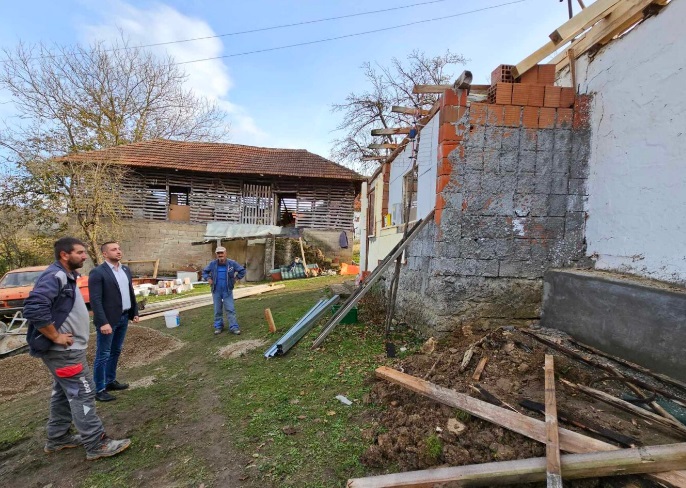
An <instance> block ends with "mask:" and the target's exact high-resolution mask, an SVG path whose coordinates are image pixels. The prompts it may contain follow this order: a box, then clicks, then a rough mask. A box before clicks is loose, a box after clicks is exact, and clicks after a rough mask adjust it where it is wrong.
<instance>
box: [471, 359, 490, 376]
mask: <svg viewBox="0 0 686 488" xmlns="http://www.w3.org/2000/svg"><path fill="white" fill-rule="evenodd" d="M487 362H488V356H484V357H482V358H481V360H480V361H479V364H478V365H477V366H476V369H475V370H474V374H473V375H472V380H474V381H479V380H480V379H481V373H483V372H484V368H485V367H486V363H487Z"/></svg>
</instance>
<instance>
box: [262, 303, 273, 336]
mask: <svg viewBox="0 0 686 488" xmlns="http://www.w3.org/2000/svg"><path fill="white" fill-rule="evenodd" d="M264 318H265V319H267V325H269V333H270V334H273V333H274V332H276V324H275V323H274V317H273V316H272V311H271V309H269V308H265V309H264Z"/></svg>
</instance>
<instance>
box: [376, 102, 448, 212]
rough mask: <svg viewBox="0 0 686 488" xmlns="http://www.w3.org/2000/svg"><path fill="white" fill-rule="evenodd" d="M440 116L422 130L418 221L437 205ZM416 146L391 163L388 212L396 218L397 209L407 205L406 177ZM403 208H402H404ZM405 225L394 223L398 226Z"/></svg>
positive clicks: (409, 145)
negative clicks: (405, 197)
mask: <svg viewBox="0 0 686 488" xmlns="http://www.w3.org/2000/svg"><path fill="white" fill-rule="evenodd" d="M438 119H439V117H438V114H436V115H434V117H433V118H432V119H431V120H430V121H429V123H428V124H427V125H426V126H425V127H424V128H423V129H422V131H421V134H420V139H419V151H418V152H417V168H418V174H419V177H418V182H417V218H424V217H425V216H426V215H427V214H428V213H429V212H431V210H433V208H434V206H435V205H436V172H437V170H438V162H437V157H438V154H437V151H438ZM411 156H412V145H411V144H408V145H407V146H406V147H405V149H404V150H403V151H402V152H401V153H400V154H398V156H397V157H396V158H395V159H394V160H393V162H392V163H391V174H390V183H389V186H388V189H389V191H388V211H389V213H391V215H393V206H394V205H396V204H400V205H402V202H403V176H405V175H406V174H407V172H408V171H410V169H411V168H412V158H411ZM401 208H402V207H401ZM400 223H401V222H396V221H393V224H394V225H398V224H400Z"/></svg>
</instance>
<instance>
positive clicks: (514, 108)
mask: <svg viewBox="0 0 686 488" xmlns="http://www.w3.org/2000/svg"><path fill="white" fill-rule="evenodd" d="M521 119H522V107H520V106H518V105H505V114H504V117H503V122H504V125H506V126H507V127H519V124H520V122H521Z"/></svg>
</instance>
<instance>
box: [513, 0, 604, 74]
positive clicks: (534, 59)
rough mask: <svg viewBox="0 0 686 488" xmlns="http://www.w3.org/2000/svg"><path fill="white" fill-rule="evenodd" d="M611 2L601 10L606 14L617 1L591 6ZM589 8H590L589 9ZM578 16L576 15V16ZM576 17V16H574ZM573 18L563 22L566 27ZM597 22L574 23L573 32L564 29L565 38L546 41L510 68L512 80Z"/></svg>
mask: <svg viewBox="0 0 686 488" xmlns="http://www.w3.org/2000/svg"><path fill="white" fill-rule="evenodd" d="M608 2H612V6H611V7H608V8H607V9H605V10H603V13H607V12H608V11H609V8H615V7H616V3H617V0H598V1H596V2H595V3H594V4H593V5H596V4H599V3H601V4H602V5H603V6H604V7H607V5H606V4H607V3H608ZM589 8H590V7H589ZM589 8H586V9H584V10H583V11H582V13H583V12H585V11H586V10H588V9H589ZM578 15H579V14H577V16H578ZM575 17H576V16H575ZM575 17H572V18H571V19H570V20H569V21H567V22H565V24H563V25H566V24H568V23H569V22H572V21H573V20H574V18H575ZM597 20H598V17H595V16H594V17H593V18H592V20H588V21H586V22H584V23H581V24H578V23H575V24H574V26H575V28H574V29H573V30H570V29H565V32H566V36H565V37H564V38H562V39H561V40H560V41H559V42H553V41H548V42H547V43H546V44H544V45H543V46H541V47H540V48H538V49H537V50H536V51H534V52H533V53H532V54H530V55H529V56H527V57H526V58H524V59H523V60H522V61H520V62H519V63H517V65H516V66H515V67H514V68H512V76H513V77H514V78H518V77H520V76H521V75H522V74H524V73H525V72H526V71H528V70H530V69H531V68H533V67H534V66H536V65H537V64H538V63H540V62H541V61H543V60H544V59H545V58H546V57H548V56H550V55H551V54H553V53H554V52H555V51H556V50H557V49H559V48H560V47H561V46H562V45H563V44H565V43H567V42H569V41H571V40H572V38H573V37H574V36H576V35H577V34H580V33H581V32H583V31H584V30H585V29H587V28H588V27H590V26H591V25H592V24H593V23H595V22H596V21H597Z"/></svg>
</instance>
